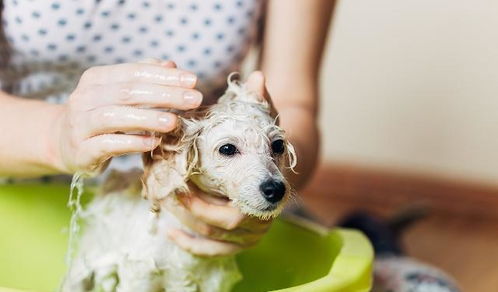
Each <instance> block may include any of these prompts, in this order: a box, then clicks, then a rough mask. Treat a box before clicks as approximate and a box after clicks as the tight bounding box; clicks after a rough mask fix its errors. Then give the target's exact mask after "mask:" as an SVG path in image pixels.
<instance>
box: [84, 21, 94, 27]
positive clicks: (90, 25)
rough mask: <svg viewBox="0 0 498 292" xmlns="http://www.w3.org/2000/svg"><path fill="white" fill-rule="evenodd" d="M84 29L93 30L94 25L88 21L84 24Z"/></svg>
mask: <svg viewBox="0 0 498 292" xmlns="http://www.w3.org/2000/svg"><path fill="white" fill-rule="evenodd" d="M83 27H84V28H85V29H89V28H91V27H92V23H91V22H90V21H87V22H85V24H83Z"/></svg>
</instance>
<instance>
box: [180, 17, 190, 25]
mask: <svg viewBox="0 0 498 292" xmlns="http://www.w3.org/2000/svg"><path fill="white" fill-rule="evenodd" d="M180 23H181V24H182V25H186V24H187V23H188V19H187V18H186V17H182V18H180Z"/></svg>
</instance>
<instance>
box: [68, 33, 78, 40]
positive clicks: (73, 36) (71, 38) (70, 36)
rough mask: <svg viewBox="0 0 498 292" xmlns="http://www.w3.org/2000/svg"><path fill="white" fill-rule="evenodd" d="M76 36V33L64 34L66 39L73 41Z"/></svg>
mask: <svg viewBox="0 0 498 292" xmlns="http://www.w3.org/2000/svg"><path fill="white" fill-rule="evenodd" d="M75 38H76V35H74V34H72V33H70V34H68V35H67V36H66V40H68V41H74V39H75Z"/></svg>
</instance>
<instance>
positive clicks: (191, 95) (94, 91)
mask: <svg viewBox="0 0 498 292" xmlns="http://www.w3.org/2000/svg"><path fill="white" fill-rule="evenodd" d="M83 93H84V95H85V96H86V97H87V98H85V99H84V100H85V103H91V105H88V106H86V107H88V108H96V107H99V106H105V105H112V104H115V105H117V104H120V105H132V106H146V107H154V108H169V109H171V108H173V109H180V110H188V109H193V108H196V107H198V106H199V105H200V104H201V102H202V94H201V93H200V92H199V91H197V90H195V89H188V88H181V87H177V86H164V85H158V84H150V83H114V84H110V85H93V86H89V87H87V88H85V89H84V90H83ZM96 97H98V98H96Z"/></svg>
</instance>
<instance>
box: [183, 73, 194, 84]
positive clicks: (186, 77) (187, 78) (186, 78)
mask: <svg viewBox="0 0 498 292" xmlns="http://www.w3.org/2000/svg"><path fill="white" fill-rule="evenodd" d="M196 81H197V77H196V76H195V75H193V74H188V73H184V74H181V75H180V83H181V84H182V85H183V86H189V87H193V86H194V85H195V82H196Z"/></svg>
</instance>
